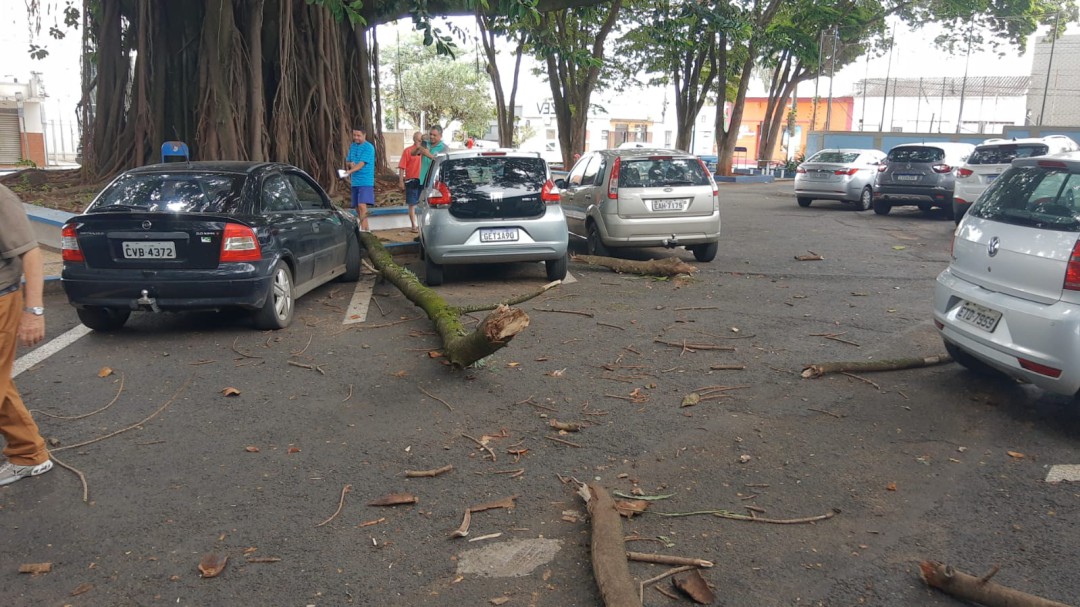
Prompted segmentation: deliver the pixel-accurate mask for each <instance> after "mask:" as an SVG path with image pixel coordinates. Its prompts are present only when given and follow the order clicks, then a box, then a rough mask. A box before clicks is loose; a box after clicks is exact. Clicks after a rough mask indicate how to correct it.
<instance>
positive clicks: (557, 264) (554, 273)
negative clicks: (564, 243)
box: [544, 255, 566, 280]
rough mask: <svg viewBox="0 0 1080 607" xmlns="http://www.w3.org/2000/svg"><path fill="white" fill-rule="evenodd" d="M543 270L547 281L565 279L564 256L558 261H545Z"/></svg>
mask: <svg viewBox="0 0 1080 607" xmlns="http://www.w3.org/2000/svg"><path fill="white" fill-rule="evenodd" d="M544 269H545V270H546V271H547V279H548V280H564V279H566V255H563V256H562V257H560V258H558V259H549V260H547V261H545V262H544Z"/></svg>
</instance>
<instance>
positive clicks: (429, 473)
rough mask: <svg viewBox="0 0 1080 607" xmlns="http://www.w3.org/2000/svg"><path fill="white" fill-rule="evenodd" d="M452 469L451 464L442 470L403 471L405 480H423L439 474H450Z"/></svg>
mask: <svg viewBox="0 0 1080 607" xmlns="http://www.w3.org/2000/svg"><path fill="white" fill-rule="evenodd" d="M453 469H454V466H453V464H446V465H445V466H443V467H442V468H435V469H432V470H406V471H405V476H406V478H423V477H428V478H432V477H436V476H439V475H440V474H445V473H447V472H450V471H451V470H453Z"/></svg>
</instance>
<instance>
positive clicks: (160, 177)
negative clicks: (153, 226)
mask: <svg viewBox="0 0 1080 607" xmlns="http://www.w3.org/2000/svg"><path fill="white" fill-rule="evenodd" d="M243 187H244V176H243V175H238V174H235V173H187V172H184V173H141V174H139V173H136V174H128V175H123V176H121V177H120V178H119V179H117V180H116V181H114V182H113V183H112V184H110V185H109V187H108V188H106V189H105V191H103V192H102V193H101V195H99V196H98V198H97V200H96V201H95V202H94V205H93V206H92V207H90V208H89V209H88V211H89V212H91V213H94V212H109V211H121V210H125V211H126V210H135V211H148V212H172V213H225V214H231V213H236V212H237V211H239V209H240V200H241V197H240V194H241V191H242V189H243Z"/></svg>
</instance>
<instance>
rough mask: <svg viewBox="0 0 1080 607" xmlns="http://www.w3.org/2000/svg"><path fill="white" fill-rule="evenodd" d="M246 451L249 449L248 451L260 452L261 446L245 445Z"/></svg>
mask: <svg viewBox="0 0 1080 607" xmlns="http://www.w3.org/2000/svg"><path fill="white" fill-rule="evenodd" d="M244 451H247V452H248V453H258V452H259V448H258V447H256V446H254V445H252V446H250V447H244Z"/></svg>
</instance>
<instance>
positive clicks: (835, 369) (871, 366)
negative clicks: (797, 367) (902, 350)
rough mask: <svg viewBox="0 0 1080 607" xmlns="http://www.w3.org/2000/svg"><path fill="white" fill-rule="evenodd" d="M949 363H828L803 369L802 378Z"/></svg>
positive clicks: (943, 359)
mask: <svg viewBox="0 0 1080 607" xmlns="http://www.w3.org/2000/svg"><path fill="white" fill-rule="evenodd" d="M951 362H952V357H951V356H948V355H941V356H923V357H912V358H894V359H889V360H870V361H848V362H829V363H820V364H816V365H807V366H806V367H803V371H802V376H803V377H805V378H810V377H821V376H823V375H828V374H829V373H843V372H845V371H851V372H862V373H865V372H870V371H900V370H902V369H917V368H919V367H932V366H934V365H943V364H945V363H951Z"/></svg>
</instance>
